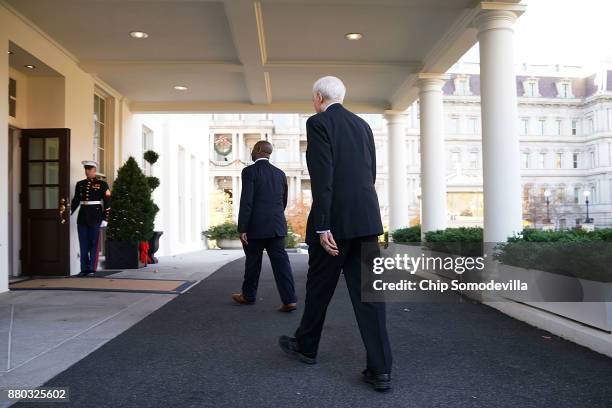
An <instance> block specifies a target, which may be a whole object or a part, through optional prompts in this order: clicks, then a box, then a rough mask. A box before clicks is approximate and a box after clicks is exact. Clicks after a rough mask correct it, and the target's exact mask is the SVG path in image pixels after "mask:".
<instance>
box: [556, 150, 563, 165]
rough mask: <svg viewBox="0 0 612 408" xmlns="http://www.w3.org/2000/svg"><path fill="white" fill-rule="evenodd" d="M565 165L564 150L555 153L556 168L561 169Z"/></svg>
mask: <svg viewBox="0 0 612 408" xmlns="http://www.w3.org/2000/svg"><path fill="white" fill-rule="evenodd" d="M562 167H563V152H557V153H555V168H557V169H560V168H562Z"/></svg>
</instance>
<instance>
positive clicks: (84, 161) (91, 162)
mask: <svg viewBox="0 0 612 408" xmlns="http://www.w3.org/2000/svg"><path fill="white" fill-rule="evenodd" d="M81 164H82V165H83V166H92V167H95V168H96V169H97V168H98V163H96V162H95V161H93V160H83V161H82V162H81Z"/></svg>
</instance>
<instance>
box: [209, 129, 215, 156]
mask: <svg viewBox="0 0 612 408" xmlns="http://www.w3.org/2000/svg"><path fill="white" fill-rule="evenodd" d="M208 138H209V140H208V142H209V153H208V158H209V160H214V158H215V135H214V133H211V134H209V135H208Z"/></svg>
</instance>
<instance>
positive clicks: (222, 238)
mask: <svg viewBox="0 0 612 408" xmlns="http://www.w3.org/2000/svg"><path fill="white" fill-rule="evenodd" d="M202 234H203V235H204V236H205V237H207V238H208V239H213V240H215V241H217V246H218V247H219V248H221V249H242V242H241V241H240V233H238V225H236V223H235V222H233V221H226V222H224V223H223V224H219V225H215V226H214V227H211V228H209V229H208V230H206V231H204V232H203V233H202Z"/></svg>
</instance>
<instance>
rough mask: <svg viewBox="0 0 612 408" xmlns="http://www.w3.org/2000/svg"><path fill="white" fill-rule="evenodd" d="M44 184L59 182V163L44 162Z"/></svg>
mask: <svg viewBox="0 0 612 408" xmlns="http://www.w3.org/2000/svg"><path fill="white" fill-rule="evenodd" d="M30 174H31V173H30ZM45 184H59V163H55V162H48V163H45Z"/></svg>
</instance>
